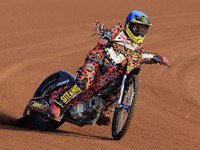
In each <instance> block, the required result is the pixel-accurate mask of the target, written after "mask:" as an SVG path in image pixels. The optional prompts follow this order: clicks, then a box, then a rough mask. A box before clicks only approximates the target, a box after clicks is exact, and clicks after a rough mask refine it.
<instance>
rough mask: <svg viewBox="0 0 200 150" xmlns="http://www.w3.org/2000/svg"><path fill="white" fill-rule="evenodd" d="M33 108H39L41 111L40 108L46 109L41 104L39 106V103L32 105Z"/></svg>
mask: <svg viewBox="0 0 200 150" xmlns="http://www.w3.org/2000/svg"><path fill="white" fill-rule="evenodd" d="M32 106H33V107H36V108H39V109H42V108H46V107H47V105H43V104H39V103H33V104H32Z"/></svg>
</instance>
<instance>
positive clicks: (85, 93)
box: [50, 24, 154, 120]
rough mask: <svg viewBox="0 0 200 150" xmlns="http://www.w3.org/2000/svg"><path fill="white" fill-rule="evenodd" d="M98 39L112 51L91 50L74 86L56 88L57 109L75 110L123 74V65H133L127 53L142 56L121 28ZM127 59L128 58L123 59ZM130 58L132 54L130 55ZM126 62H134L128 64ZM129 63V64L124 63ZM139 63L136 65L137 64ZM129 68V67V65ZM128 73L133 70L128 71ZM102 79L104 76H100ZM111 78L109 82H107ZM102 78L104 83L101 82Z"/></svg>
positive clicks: (54, 98)
mask: <svg viewBox="0 0 200 150" xmlns="http://www.w3.org/2000/svg"><path fill="white" fill-rule="evenodd" d="M101 39H106V40H108V41H115V42H114V43H113V45H112V48H108V49H107V48H103V47H102V46H100V45H99V44H97V45H96V47H95V48H94V49H93V50H91V51H90V52H89V53H88V54H87V57H86V59H85V63H84V65H83V66H81V67H80V68H79V69H78V71H77V73H78V74H77V77H76V79H75V81H74V84H73V85H71V86H70V87H69V86H64V87H59V89H57V90H55V91H54V92H53V94H52V96H51V98H50V99H52V100H51V101H53V102H55V103H56V105H59V107H62V108H64V107H65V106H66V105H67V106H74V105H75V104H77V103H80V102H84V101H87V100H88V99H89V98H90V97H91V96H92V95H93V94H94V93H95V92H96V91H97V90H99V89H100V88H102V87H103V86H105V85H106V84H108V83H109V82H110V81H111V80H114V79H115V78H116V77H118V76H119V75H120V74H122V72H123V69H124V67H125V64H126V63H132V64H134V63H135V64H136V67H140V66H139V63H138V62H137V61H134V58H133V56H130V57H129V54H127V53H128V50H129V51H130V50H131V51H135V52H143V51H144V48H143V46H142V43H139V44H137V43H135V42H133V41H132V40H131V39H130V38H129V37H128V35H127V34H126V33H125V31H124V27H123V26H122V25H121V24H117V25H115V26H114V27H112V28H111V29H109V30H105V31H104V32H103V34H102V37H101ZM125 55H126V56H128V58H127V57H125ZM130 55H131V54H130ZM127 59H133V60H132V61H129V60H127ZM127 61H128V62H127ZM137 63H138V64H137ZM144 63H154V62H153V60H152V59H144ZM130 66H131V65H130ZM127 69H128V70H132V69H133V68H131V67H127ZM102 75H103V76H102ZM107 76H109V77H110V76H112V78H106V77H107ZM103 77H105V80H104V83H102V82H101V81H102V80H101V79H102V78H103ZM57 113H58V114H53V117H52V118H56V120H59V115H60V114H59V112H57Z"/></svg>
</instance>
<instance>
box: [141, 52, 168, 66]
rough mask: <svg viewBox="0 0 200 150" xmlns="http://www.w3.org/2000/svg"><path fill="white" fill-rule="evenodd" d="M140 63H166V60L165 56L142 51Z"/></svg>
mask: <svg viewBox="0 0 200 150" xmlns="http://www.w3.org/2000/svg"><path fill="white" fill-rule="evenodd" d="M141 63H145V64H157V63H159V64H163V63H165V64H168V63H169V62H168V60H167V58H166V57H162V56H159V55H157V53H150V52H146V53H145V52H143V53H142V60H141Z"/></svg>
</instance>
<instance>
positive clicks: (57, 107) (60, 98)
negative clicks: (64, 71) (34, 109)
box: [47, 84, 82, 121]
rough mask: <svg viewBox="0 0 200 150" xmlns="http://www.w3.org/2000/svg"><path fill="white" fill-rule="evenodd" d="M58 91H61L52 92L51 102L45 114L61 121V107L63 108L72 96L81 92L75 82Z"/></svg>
mask: <svg viewBox="0 0 200 150" xmlns="http://www.w3.org/2000/svg"><path fill="white" fill-rule="evenodd" d="M59 91H62V92H54V93H53V94H52V95H53V96H52V98H53V103H52V105H51V106H50V108H49V110H48V112H47V116H48V117H49V118H51V119H53V120H56V121H61V119H62V116H63V115H62V113H61V110H62V108H64V107H65V106H66V105H67V104H68V103H69V102H70V101H71V100H72V99H73V98H74V97H76V96H77V95H78V94H79V93H81V92H82V90H81V88H80V87H79V86H78V85H77V84H73V85H72V86H70V87H68V88H66V89H65V90H59ZM55 95H56V96H55ZM50 99H51V98H50Z"/></svg>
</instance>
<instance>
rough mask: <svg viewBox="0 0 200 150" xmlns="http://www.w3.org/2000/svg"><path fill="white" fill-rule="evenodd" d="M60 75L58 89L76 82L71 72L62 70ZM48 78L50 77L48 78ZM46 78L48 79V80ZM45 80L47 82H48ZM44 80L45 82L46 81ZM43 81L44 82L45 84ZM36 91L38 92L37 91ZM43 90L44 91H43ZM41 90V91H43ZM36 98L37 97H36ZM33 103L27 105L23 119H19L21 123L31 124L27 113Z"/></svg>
mask: <svg viewBox="0 0 200 150" xmlns="http://www.w3.org/2000/svg"><path fill="white" fill-rule="evenodd" d="M58 73H59V74H60V79H59V82H58V83H57V85H56V87H57V86H61V85H64V84H72V83H73V82H74V80H75V77H74V76H73V75H72V74H70V73H69V72H67V71H63V70H60V71H59V72H58ZM47 78H48V77H47ZM47 78H46V79H47ZM46 79H45V80H46ZM45 80H44V81H45ZM44 81H43V82H44ZM37 90H38V89H37ZM37 90H36V91H37ZM42 90H43V89H42ZM42 90H41V91H42ZM34 96H35V95H34ZM39 98H40V97H38V98H37V97H34V98H33V99H39ZM33 99H31V101H32V100H33ZM31 101H29V103H28V105H26V108H25V110H24V112H23V117H21V118H19V119H18V121H20V122H30V115H28V114H27V112H28V111H29V109H30V108H29V107H30V105H29V104H30V102H31ZM31 106H32V105H31Z"/></svg>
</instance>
